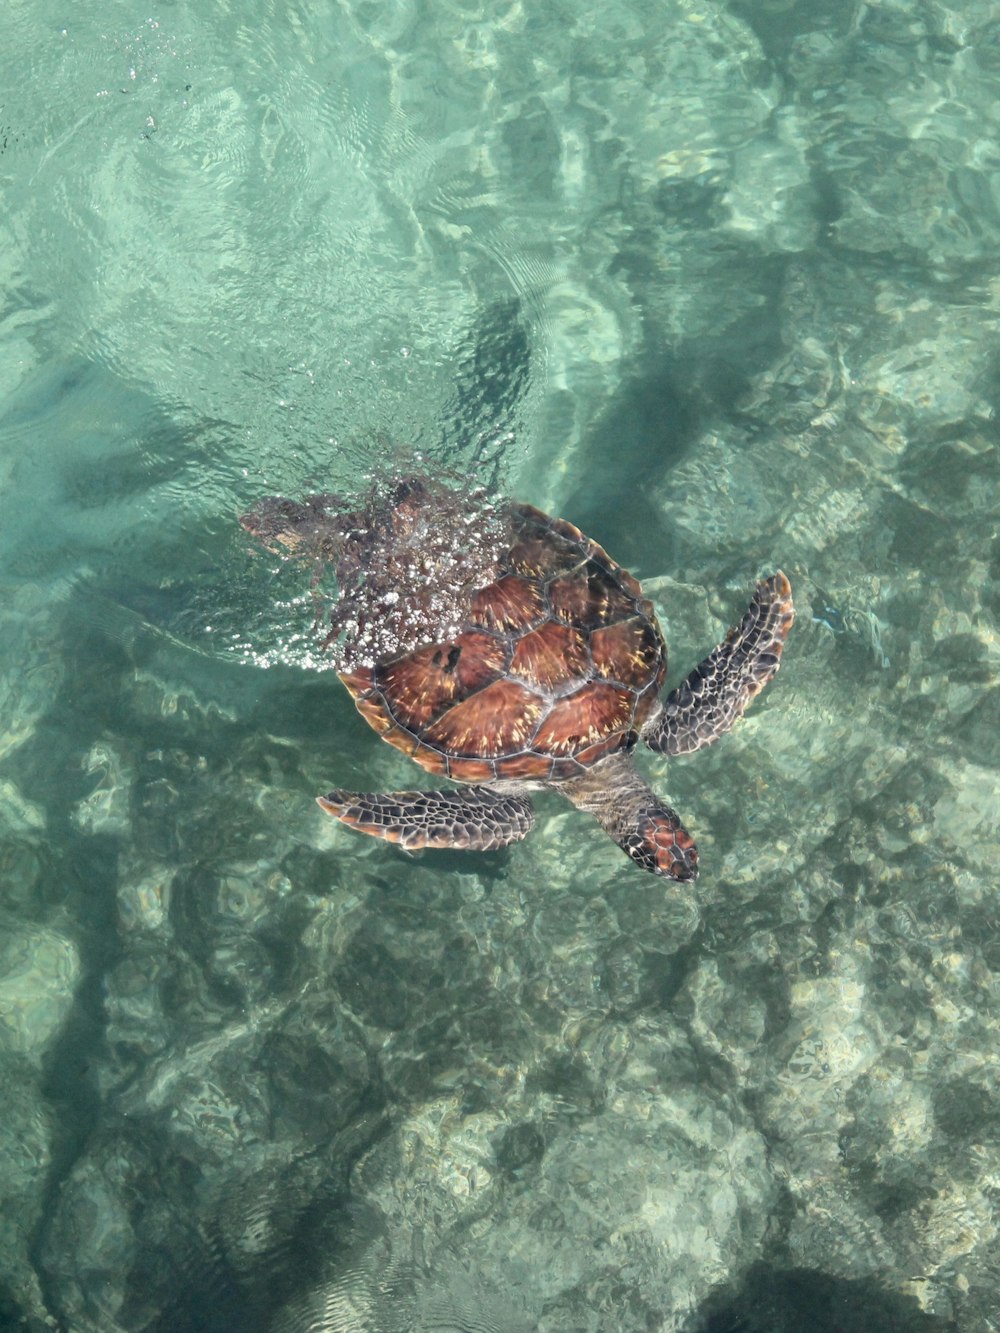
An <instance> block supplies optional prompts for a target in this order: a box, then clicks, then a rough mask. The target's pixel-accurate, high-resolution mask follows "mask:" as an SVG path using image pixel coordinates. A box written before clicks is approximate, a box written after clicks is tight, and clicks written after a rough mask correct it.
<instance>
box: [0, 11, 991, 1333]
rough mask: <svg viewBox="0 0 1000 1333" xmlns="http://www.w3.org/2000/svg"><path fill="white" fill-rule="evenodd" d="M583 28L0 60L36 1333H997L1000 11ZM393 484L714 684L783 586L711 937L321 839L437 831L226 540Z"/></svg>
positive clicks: (525, 847) (1, 452) (549, 866)
mask: <svg viewBox="0 0 1000 1333" xmlns="http://www.w3.org/2000/svg"><path fill="white" fill-rule="evenodd" d="M585 9H586V7H585V6H582V5H569V4H557V3H553V2H552V0H519V2H516V3H510V4H503V3H501V4H499V5H497V4H494V5H489V6H482V7H477V6H476V5H475V4H466V3H462V2H461V0H448V3H442V4H435V5H433V6H432V5H422V4H418V3H409V4H408V3H395V4H384V5H382V4H380V5H370V4H366V3H354V2H353V0H352V2H349V3H344V4H342V5H338V6H327V5H320V4H316V3H296V4H291V5H287V4H282V5H276V4H270V3H268V2H267V0H247V2H246V3H244V4H243V5H241V6H234V5H232V4H220V5H217V6H214V7H212V9H211V12H206V11H205V8H204V7H203V6H196V5H193V4H190V3H177V4H171V5H168V6H165V7H164V8H163V10H162V11H161V12H159V13H155V12H154V13H151V12H150V11H148V10H140V9H137V8H136V7H135V6H134V5H132V4H130V3H129V2H128V0H121V2H119V3H115V4H114V5H111V6H108V5H100V4H97V3H95V2H94V0H81V3H78V4H77V5H74V6H72V7H70V9H68V10H67V9H66V8H65V7H62V8H60V7H57V6H54V5H52V4H50V3H48V0H38V2H37V3H34V4H31V5H26V4H15V5H14V6H13V7H12V8H11V9H10V12H9V13H8V14H7V16H6V17H5V19H4V21H3V27H4V40H3V42H2V43H0V47H2V51H0V87H2V88H3V90H4V92H3V102H2V105H0V180H2V183H3V194H4V201H5V206H4V209H3V210H2V216H0V282H2V293H3V304H2V306H0V345H2V356H0V395H2V397H0V624H2V631H0V701H2V707H0V867H2V869H0V920H2V931H0V1105H2V1110H3V1114H2V1115H0V1323H4V1324H5V1326H10V1327H20V1326H25V1327H29V1328H39V1329H40V1328H42V1327H43V1326H52V1322H54V1324H55V1326H57V1327H61V1328H65V1329H67V1330H74V1333H75V1331H76V1330H81V1331H84V1333H86V1331H88V1330H93V1331H94V1333H105V1331H106V1330H139V1329H162V1330H171V1331H174V1330H179V1331H181V1333H183V1330H187V1329H191V1330H208V1329H212V1330H223V1329H225V1330H231V1329H241V1330H253V1329H261V1330H264V1329H267V1330H272V1329H273V1330H299V1329H306V1328H323V1329H326V1330H344V1331H345V1333H346V1331H347V1330H370V1331H371V1333H388V1331H394V1330H402V1329H414V1330H424V1329H428V1330H429V1329H439V1328H448V1329H452V1328H454V1329H465V1328H482V1329H490V1330H502V1331H503V1333H508V1331H513V1330H527V1329H540V1330H544V1331H545V1333H555V1331H557V1330H605V1329H607V1330H625V1331H629V1330H649V1329H657V1330H663V1331H667V1330H672V1331H673V1330H675V1331H676V1333H731V1331H732V1330H735V1329H740V1330H741V1333H742V1331H743V1330H760V1333H765V1330H766V1331H767V1333H774V1331H775V1330H788V1331H789V1333H792V1331H793V1330H794V1331H796V1333H797V1331H798V1330H801V1329H804V1328H808V1329H816V1330H828V1329H829V1330H833V1329H840V1330H843V1329H851V1330H858V1331H859V1333H860V1330H870V1329H873V1328H880V1329H881V1328H885V1329H888V1328H893V1329H900V1330H921V1331H922V1330H960V1331H961V1333H965V1331H966V1330H967V1331H968V1333H979V1330H982V1329H984V1328H989V1327H993V1326H994V1325H995V1324H1000V1299H998V1297H997V1295H996V1292H997V1289H998V1278H1000V1274H998V1272H997V1262H996V1245H997V1222H996V1186H995V1181H996V1179H997V1174H998V1171H1000V1069H998V1064H997V1056H996V1050H997V1017H998V1007H997V1006H998V996H1000V944H998V939H1000V936H998V929H997V920H998V910H997V909H998V904H997V887H996V865H997V862H998V855H1000V834H998V829H997V810H998V797H1000V791H998V778H997V759H998V753H997V750H998V742H997V737H998V736H1000V710H998V703H997V701H998V698H1000V693H998V686H997V660H998V638H997V629H996V620H997V614H998V610H1000V607H998V601H997V594H996V587H997V581H998V574H1000V546H998V539H997V535H996V521H997V510H998V485H997V481H998V467H997V444H996V441H997V432H996V424H995V410H996V399H997V385H998V380H997V374H996V365H997V349H998V338H997V328H998V319H1000V291H998V287H997V280H996V273H997V269H998V257H1000V211H998V207H997V200H996V192H997V179H998V175H997V172H998V165H1000V164H998V160H997V154H996V148H995V141H996V133H995V130H996V127H995V123H994V122H995V119H996V105H997V98H996V79H997V74H998V70H1000V55H998V51H1000V46H998V29H997V24H996V20H995V14H994V12H993V7H992V6H991V5H989V4H987V3H985V0H983V2H982V3H980V0H971V2H970V0H961V3H960V2H959V0H949V2H947V3H946V2H945V0H941V2H940V3H938V2H936V3H933V4H930V5H926V6H924V7H923V8H921V9H920V10H919V12H917V11H915V10H914V9H913V7H912V6H911V5H908V4H894V3H887V4H880V5H877V6H874V5H867V4H858V5H856V6H855V5H850V6H846V7H845V6H842V5H827V4H824V3H817V0H808V2H807V0H803V2H802V3H798V4H797V3H795V2H794V0H788V3H781V4H768V5H765V6H760V5H749V4H747V5H742V4H736V3H733V4H730V5H728V6H727V5H723V4H717V3H713V2H708V3H691V2H690V0H683V2H682V0H676V2H674V0H667V2H666V3H663V2H662V0H661V2H659V3H656V4H652V3H642V2H641V0H635V3H630V4H629V3H623V2H622V0H616V3H615V4H613V5H608V6H605V7H604V8H603V10H602V11H601V13H600V14H596V15H595V14H591V13H588V12H585ZM397 450H405V451H407V457H408V458H411V459H412V458H414V457H415V458H417V459H418V460H420V461H421V462H422V464H423V465H424V466H426V467H427V468H428V469H429V470H430V471H432V472H433V471H435V470H439V469H445V468H447V469H451V470H457V471H460V472H468V473H472V474H473V475H475V476H476V477H478V478H479V479H481V481H482V482H483V483H484V484H486V485H488V486H490V487H493V488H495V489H498V490H500V489H502V490H504V491H506V492H509V493H512V494H514V495H516V496H517V497H518V498H521V499H524V500H528V501H530V502H532V503H534V504H538V505H540V506H541V507H543V508H546V509H550V510H553V511H556V512H559V513H561V514H564V515H565V516H566V517H567V518H569V519H571V520H572V521H573V522H575V523H578V524H579V525H580V526H581V527H583V528H584V529H585V530H586V531H587V532H588V533H590V534H591V535H592V536H594V537H595V538H596V539H597V540H598V541H600V542H602V543H603V544H604V545H605V546H607V548H608V549H609V550H610V551H611V553H612V554H613V555H614V556H615V557H616V558H618V559H620V560H621V561H622V562H623V563H625V564H627V565H628V566H629V567H630V568H631V569H632V570H633V571H634V572H635V573H636V574H637V575H639V577H641V578H642V579H643V580H644V583H645V586H646V588H647V590H648V591H649V594H650V595H651V596H652V597H653V598H654V600H655V602H656V604H657V607H658V610H659V613H660V615H661V618H662V621H663V624H664V627H665V629H666V631H667V634H668V637H669V641H670V649H671V663H672V671H671V677H672V679H673V680H677V679H679V678H680V676H682V675H683V674H684V673H685V672H686V671H687V670H688V668H689V667H690V666H691V665H693V664H694V663H695V662H696V661H697V660H698V659H699V658H700V657H701V656H702V655H703V654H704V653H705V652H706V651H707V650H708V649H709V648H710V647H711V646H712V645H713V644H714V643H715V642H716V641H717V639H718V638H719V636H720V635H721V633H722V632H723V631H724V630H725V628H726V626H727V625H728V624H730V623H731V622H732V620H733V619H734V618H735V617H736V616H737V615H738V614H739V613H740V611H741V609H742V606H743V604H744V603H745V600H746V597H747V595H748V591H749V589H750V588H751V586H752V584H753V581H754V579H755V578H756V577H758V576H759V575H760V574H761V573H764V572H768V571H770V570H771V569H773V568H775V567H776V566H777V565H780V566H781V567H783V568H784V569H785V570H786V571H787V572H788V574H789V576H790V577H791V579H792V582H793V584H794V587H795V591H796V601H797V606H798V612H799V619H798V623H797V625H796V628H795V630H794V631H793V636H792V638H791V640H790V642H789V647H788V650H787V652H786V656H785V660H784V665H783V669H782V672H781V675H780V676H779V678H778V680H777V681H776V683H775V684H774V686H772V687H771V688H770V689H769V690H768V692H767V694H766V696H764V698H763V699H761V700H760V701H759V702H758V704H757V705H755V707H754V708H753V710H752V712H751V713H750V715H749V716H748V718H747V719H746V721H745V722H744V723H743V724H742V725H741V726H740V727H739V728H738V729H737V731H736V732H735V733H734V734H732V735H731V736H729V737H727V738H726V739H725V740H724V741H723V742H721V743H720V744H719V745H718V746H716V747H713V748H712V749H711V750H709V751H707V752H704V753H701V754H698V755H696V756H694V757H692V758H691V759H689V760H682V761H677V762H675V763H673V764H671V765H670V767H669V769H668V768H667V767H666V766H665V765H664V764H663V762H662V761H660V760H657V759H655V758H654V757H651V756H647V759H646V760H640V763H641V764H642V766H643V770H644V772H646V773H647V774H648V775H649V776H650V779H651V780H652V781H654V782H655V784H656V786H657V788H658V789H659V790H660V791H661V792H662V793H663V794H664V795H665V796H666V797H668V798H669V799H670V800H671V802H672V803H673V804H675V805H676V806H677V807H678V808H679V809H680V810H681V812H682V814H683V815H684V817H685V820H686V822H687V824H688V826H689V827H690V828H691V829H692V832H693V833H694V834H695V835H696V836H697V838H698V842H699V846H700V849H701V857H702V867H703V871H702V876H701V879H700V880H699V882H698V884H697V886H696V887H695V888H691V887H690V886H683V887H680V886H672V885H664V884H663V883H660V882H656V881H654V880H653V879H652V877H644V876H643V875H641V874H640V873H639V872H638V871H637V870H636V869H635V868H634V867H632V866H631V865H630V864H629V863H628V862H627V861H626V860H625V859H624V858H622V856H621V854H620V852H619V851H618V850H617V849H616V848H615V847H614V846H613V845H612V844H611V843H610V842H608V841H607V840H606V839H603V838H602V836H601V834H600V833H599V831H598V830H597V829H596V827H591V826H589V825H588V824H587V822H586V820H585V819H584V818H583V817H582V816H581V815H579V814H577V813H576V812H574V811H572V810H570V809H569V808H568V807H565V806H564V805H562V804H561V803H560V802H559V801H558V800H557V799H556V798H554V797H553V798H549V799H545V800H542V801H540V802H539V821H538V827H537V828H536V831H535V833H534V834H533V835H532V837H531V838H530V839H529V840H527V841H526V842H525V843H523V844H521V845H519V846H517V847H515V848H512V849H510V850H509V851H506V852H503V853H499V854H496V855H493V856H485V855H483V856H477V855H473V854H466V855H464V856H460V855H458V854H449V853H444V852H439V853H430V854H425V855H423V856H421V857H419V858H407V857H405V856H403V855H402V854H400V853H399V852H397V851H395V850H394V849H392V848H390V847H387V846H385V845H382V844H378V843H374V842H370V841H368V840H366V839H362V838H359V837H357V836H355V835H352V834H351V833H349V832H348V831H346V830H343V829H340V828H339V827H335V826H333V824H332V821H330V820H327V819H325V818H324V817H323V816H322V815H321V814H320V812H319V811H318V810H317V808H316V806H315V804H314V801H313V797H314V795H315V794H316V793H318V792H321V791H324V790H326V789H328V788H329V787H330V786H332V785H343V786H346V787H351V786H357V787H359V788H379V787H391V786H407V785H413V784H414V783H418V782H419V780H420V775H419V773H418V772H417V770H416V769H414V768H413V767H412V766H409V765H408V764H407V762H406V761H405V760H404V759H403V758H402V757H401V756H399V755H397V754H396V753H395V752H393V751H391V750H390V749H389V748H388V747H386V746H381V745H379V744H378V742H377V740H376V739H375V737H374V735H373V734H372V733H371V732H370V731H368V730H367V728H366V727H365V726H364V723H363V722H362V720H361V719H360V718H359V717H358V716H357V714H356V713H355V711H354V709H353V706H352V704H351V701H350V699H349V698H348V697H347V695H346V693H345V692H344V691H343V690H341V689H340V688H339V686H338V685H337V683H336V681H335V680H334V679H333V678H332V676H331V674H330V673H329V671H328V669H327V667H328V663H327V662H326V661H325V660H324V658H323V656H322V654H321V653H320V652H319V650H318V645H317V642H316V639H315V636H314V635H313V633H312V629H311V625H312V618H313V604H312V600H311V598H310V595H309V589H308V575H307V574H306V575H304V574H303V571H302V570H300V569H297V568H295V567H294V566H293V565H289V564H284V563H282V562H281V561H280V560H278V559H276V558H274V557H272V556H268V555H263V556H262V555H260V554H259V553H257V552H254V551H253V550H252V549H251V543H250V542H249V540H248V539H247V537H246V535H245V534H244V533H243V532H242V531H241V530H240V528H239V527H238V524H237V522H236V518H237V515H238V514H239V513H240V512H241V511H242V510H243V509H245V508H246V507H247V506H248V505H249V504H250V503H251V502H252V501H253V500H255V499H256V498H257V497H258V496H260V495H263V494H267V493H275V492H278V493H284V494H291V495H296V494H301V493H303V492H304V491H306V490H308V489H309V488H318V489H324V490H334V489H336V490H339V489H350V488H357V487H362V486H364V484H365V482H366V479H367V477H368V476H369V474H370V473H371V471H372V469H373V468H376V467H378V466H382V465H384V463H385V460H386V459H387V458H389V457H391V456H393V454H394V453H395V451H397ZM46 1320H49V1321H52V1322H50V1323H49V1324H48V1325H46V1323H45V1321H46Z"/></svg>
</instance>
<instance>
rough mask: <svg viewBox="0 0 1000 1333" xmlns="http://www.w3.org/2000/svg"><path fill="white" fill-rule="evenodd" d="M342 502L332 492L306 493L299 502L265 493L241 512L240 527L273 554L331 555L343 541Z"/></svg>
mask: <svg viewBox="0 0 1000 1333" xmlns="http://www.w3.org/2000/svg"><path fill="white" fill-rule="evenodd" d="M342 503H343V502H342V500H341V497H340V496H339V495H331V494H324V495H307V496H306V498H305V499H304V500H303V501H302V502H301V503H300V502H299V501H297V500H285V499H283V498H282V497H281V496H280V495H268V496H266V497H265V498H264V499H263V500H258V501H257V503H256V504H255V505H254V507H253V508H252V509H249V510H247V512H246V513H245V514H241V515H240V526H241V527H242V528H244V529H245V530H246V531H247V532H249V533H250V535H251V537H256V538H257V540H258V541H259V542H260V543H261V545H262V546H265V547H267V549H268V550H269V551H274V552H275V553H276V554H280V553H281V551H282V550H284V551H291V552H292V553H293V554H295V555H305V556H310V555H330V554H332V553H333V552H334V550H335V549H336V548H337V546H338V545H339V544H340V543H341V542H342V541H343V528H344V521H343V515H342V514H341V513H340V512H339V510H338V506H339V505H342Z"/></svg>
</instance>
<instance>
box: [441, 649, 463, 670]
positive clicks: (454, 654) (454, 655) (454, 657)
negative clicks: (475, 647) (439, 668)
mask: <svg viewBox="0 0 1000 1333" xmlns="http://www.w3.org/2000/svg"><path fill="white" fill-rule="evenodd" d="M461 656H462V650H461V648H459V646H458V644H457V643H453V644H452V645H451V648H450V649H449V650H448V660H447V662H445V664H444V669H445V671H447V672H448V674H449V675H450V674H451V673H452V672H453V671H454V670H455V668H456V667H457V666H458V659H459V658H460V657H461Z"/></svg>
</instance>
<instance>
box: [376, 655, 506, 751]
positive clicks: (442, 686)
mask: <svg viewBox="0 0 1000 1333" xmlns="http://www.w3.org/2000/svg"><path fill="white" fill-rule="evenodd" d="M506 660H507V654H506V650H505V647H504V645H503V644H502V643H501V642H500V641H499V640H498V639H495V638H493V637H491V636H490V635H488V634H481V633H477V632H476V631H475V630H469V631H468V632H466V633H464V634H459V635H456V637H455V638H454V639H452V640H450V641H447V642H444V643H432V644H428V645H427V646H426V647H425V648H418V649H417V650H416V651H415V652H412V653H407V654H406V656H404V657H400V658H397V659H396V660H395V661H393V662H388V663H386V664H385V665H383V666H380V667H378V668H377V669H376V671H375V683H376V684H377V686H378V688H379V690H380V691H381V693H382V696H383V697H384V698H385V699H388V700H389V701H390V706H391V710H392V713H393V715H394V716H395V718H396V719H397V721H400V722H403V723H404V724H405V725H406V726H407V727H409V728H410V729H411V730H413V731H417V732H419V731H422V730H423V729H424V728H425V727H427V726H429V725H430V724H431V723H432V722H433V721H434V720H435V719H436V718H437V717H439V716H440V715H441V713H443V712H444V711H445V709H447V708H450V707H451V705H452V704H454V703H456V702H458V701H459V700H461V699H465V698H467V697H468V696H469V695H470V694H473V693H475V691H476V690H479V689H482V687H483V686H484V685H488V684H489V683H490V682H491V681H493V680H497V679H499V677H500V675H501V673H502V672H503V670H504V667H505V664H506ZM359 708H360V703H359ZM366 716H367V714H366Z"/></svg>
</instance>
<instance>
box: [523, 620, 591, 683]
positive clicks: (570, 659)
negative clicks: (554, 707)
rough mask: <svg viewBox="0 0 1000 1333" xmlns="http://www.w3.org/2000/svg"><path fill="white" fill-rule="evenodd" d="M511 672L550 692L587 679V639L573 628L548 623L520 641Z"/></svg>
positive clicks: (588, 673) (552, 622) (553, 622)
mask: <svg viewBox="0 0 1000 1333" xmlns="http://www.w3.org/2000/svg"><path fill="white" fill-rule="evenodd" d="M510 672H511V675H512V676H519V677H523V678H524V679H525V680H526V681H527V682H529V683H530V684H533V685H538V686H540V687H541V688H542V689H544V690H549V691H551V690H556V689H559V688H560V687H565V685H566V683H567V682H572V681H575V680H584V679H585V678H586V677H587V676H589V675H590V659H589V658H588V656H587V645H586V643H585V641H584V637H583V635H582V634H581V632H580V631H579V630H578V629H576V628H575V627H574V626H572V625H560V624H558V623H557V622H556V621H554V620H548V621H546V622H545V624H544V625H540V626H539V628H538V629H535V630H531V631H530V632H529V633H527V634H525V635H523V636H522V637H521V638H520V639H519V640H518V641H517V645H516V647H515V648H514V654H513V657H512V658H511V663H510Z"/></svg>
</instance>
